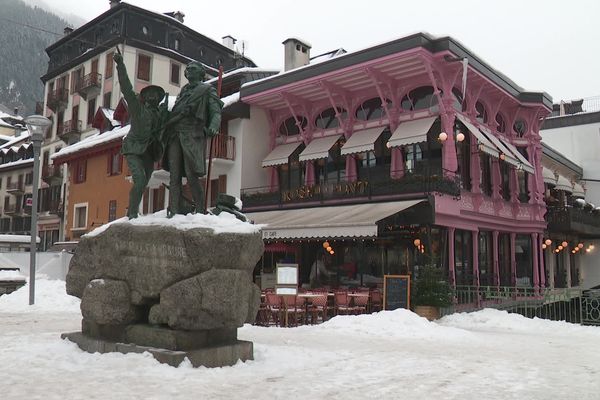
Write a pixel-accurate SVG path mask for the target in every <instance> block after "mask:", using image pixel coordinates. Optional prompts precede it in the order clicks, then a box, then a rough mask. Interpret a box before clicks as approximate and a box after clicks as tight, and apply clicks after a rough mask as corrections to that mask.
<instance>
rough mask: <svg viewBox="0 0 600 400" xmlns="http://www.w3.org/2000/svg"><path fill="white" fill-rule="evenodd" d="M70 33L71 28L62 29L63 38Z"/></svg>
mask: <svg viewBox="0 0 600 400" xmlns="http://www.w3.org/2000/svg"><path fill="white" fill-rule="evenodd" d="M71 32H73V28H71V27H70V26H66V27H65V29H63V33H64V34H65V36H67V35H70V34H71Z"/></svg>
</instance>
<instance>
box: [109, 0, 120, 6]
mask: <svg viewBox="0 0 600 400" xmlns="http://www.w3.org/2000/svg"><path fill="white" fill-rule="evenodd" d="M120 2H121V0H110V1H109V3H110V8H114V7H116V6H118V5H119V3H120Z"/></svg>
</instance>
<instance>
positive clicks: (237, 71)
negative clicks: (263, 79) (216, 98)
mask: <svg viewBox="0 0 600 400" xmlns="http://www.w3.org/2000/svg"><path fill="white" fill-rule="evenodd" d="M261 72H262V73H278V72H280V70H279V69H276V68H259V67H243V68H238V69H233V70H231V71H229V72H226V73H224V74H223V79H225V78H227V77H230V76H234V75H238V74H243V73H261ZM218 80H219V78H218V77H217V78H212V79H208V80H206V81H205V83H216V82H217V81H218Z"/></svg>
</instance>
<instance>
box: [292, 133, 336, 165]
mask: <svg viewBox="0 0 600 400" xmlns="http://www.w3.org/2000/svg"><path fill="white" fill-rule="evenodd" d="M340 136H341V135H333V136H327V137H322V138H317V139H313V140H312V141H311V142H310V143H309V144H308V146H306V148H305V149H304V150H302V153H300V157H299V160H300V161H309V160H318V159H320V158H327V157H328V156H329V150H330V149H331V148H332V147H333V145H334V144H335V142H337V141H338V139H339V138H340Z"/></svg>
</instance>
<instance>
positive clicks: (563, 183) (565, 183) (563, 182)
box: [555, 175, 573, 193]
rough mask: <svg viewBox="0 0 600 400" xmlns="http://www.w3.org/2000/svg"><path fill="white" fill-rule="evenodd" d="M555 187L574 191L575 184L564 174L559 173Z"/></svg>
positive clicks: (569, 191) (570, 191)
mask: <svg viewBox="0 0 600 400" xmlns="http://www.w3.org/2000/svg"><path fill="white" fill-rule="evenodd" d="M555 189H558V190H563V191H565V192H567V193H573V185H572V184H571V182H570V181H569V180H568V179H567V178H565V177H564V176H562V175H558V179H557V181H556V187H555Z"/></svg>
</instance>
